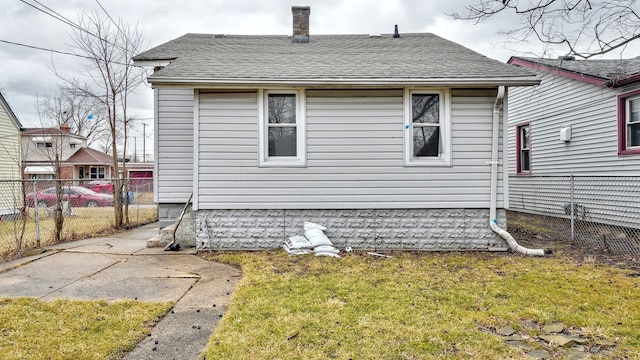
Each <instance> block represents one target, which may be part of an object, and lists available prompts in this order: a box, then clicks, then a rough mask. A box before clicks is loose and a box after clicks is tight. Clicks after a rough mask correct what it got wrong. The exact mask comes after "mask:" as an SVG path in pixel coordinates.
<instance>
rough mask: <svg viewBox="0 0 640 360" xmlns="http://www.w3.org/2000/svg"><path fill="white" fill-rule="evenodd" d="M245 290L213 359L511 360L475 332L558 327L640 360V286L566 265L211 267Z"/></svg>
mask: <svg viewBox="0 0 640 360" xmlns="http://www.w3.org/2000/svg"><path fill="white" fill-rule="evenodd" d="M209 258H210V259H212V260H215V261H222V262H226V263H231V264H238V265H240V266H242V269H243V273H244V275H243V279H242V281H241V283H240V285H239V286H238V288H237V289H236V291H235V292H234V294H233V298H232V300H231V302H230V305H229V309H228V311H227V313H226V314H225V317H224V318H223V319H222V321H221V323H220V326H219V327H218V329H217V330H216V331H215V333H214V334H213V336H212V337H211V339H210V342H209V344H208V347H207V350H206V352H205V355H206V358H207V359H329V358H335V359H435V358H440V357H444V358H450V359H470V358H472V359H513V358H523V357H525V355H524V353H523V352H522V350H519V349H517V348H514V347H510V346H508V345H505V344H504V343H503V340H502V339H501V338H500V337H499V336H496V335H493V334H488V333H485V332H482V331H479V330H478V326H479V325H482V326H487V327H496V328H497V327H502V326H506V325H509V326H512V327H513V328H514V329H516V331H519V332H521V333H522V334H524V335H526V336H535V335H537V333H536V332H539V330H527V329H526V328H524V327H523V325H522V324H523V323H522V321H523V320H528V321H534V322H537V323H538V324H540V325H542V324H548V323H553V322H561V323H563V324H564V325H565V326H567V327H570V328H575V329H580V331H582V332H586V333H588V334H595V335H597V337H598V338H603V339H606V340H610V341H616V342H617V347H616V348H615V349H614V350H613V351H614V355H615V358H640V300H638V299H640V289H639V288H638V285H639V283H640V280H639V279H638V278H635V277H629V276H626V274H627V273H625V272H624V271H622V270H619V269H615V268H610V267H596V266H593V265H579V264H570V263H567V262H565V261H563V259H559V258H531V257H522V256H513V255H508V254H489V253H464V254H460V253H444V254H443V253H425V254H398V255H394V257H393V258H388V259H385V258H377V257H371V256H367V255H349V256H346V257H344V258H342V259H333V258H316V257H313V256H301V257H288V256H286V255H285V254H284V252H281V251H278V252H259V253H230V254H219V255H212V256H209Z"/></svg>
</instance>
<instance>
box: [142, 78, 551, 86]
mask: <svg viewBox="0 0 640 360" xmlns="http://www.w3.org/2000/svg"><path fill="white" fill-rule="evenodd" d="M148 81H149V82H150V83H151V84H153V85H194V86H203V85H204V86H214V87H238V86H255V87H260V86H330V85H334V86H366V87H369V86H533V85H538V84H540V80H539V79H538V78H537V77H536V76H522V77H495V78H493V77H488V78H435V79H415V78H406V79H404V78H394V79H341V78H337V79H321V78H318V79H313V78H307V79H269V78H264V79H258V78H252V79H223V78H220V79H203V78H200V79H194V78H176V77H151V78H149V79H148Z"/></svg>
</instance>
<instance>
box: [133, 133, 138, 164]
mask: <svg viewBox="0 0 640 360" xmlns="http://www.w3.org/2000/svg"><path fill="white" fill-rule="evenodd" d="M133 162H134V163H136V162H138V138H137V137H135V136H134V137H133Z"/></svg>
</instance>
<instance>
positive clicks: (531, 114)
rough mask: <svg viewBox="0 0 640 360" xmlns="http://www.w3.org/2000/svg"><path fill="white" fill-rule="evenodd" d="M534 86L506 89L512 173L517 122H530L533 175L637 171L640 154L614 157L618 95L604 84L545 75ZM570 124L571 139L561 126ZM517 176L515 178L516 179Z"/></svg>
mask: <svg viewBox="0 0 640 360" xmlns="http://www.w3.org/2000/svg"><path fill="white" fill-rule="evenodd" d="M541 79H542V83H541V84H540V85H539V86H535V87H519V88H511V89H510V93H509V101H510V103H509V133H508V137H509V150H508V153H509V164H510V166H509V173H510V174H515V173H516V165H515V163H516V161H515V159H516V148H515V140H516V124H518V123H522V122H527V121H528V122H530V126H531V174H532V175H550V174H570V173H573V174H576V175H637V174H638V171H640V157H638V156H633V155H631V156H618V125H617V121H618V117H617V111H618V109H617V95H618V94H620V93H622V92H623V91H622V90H615V89H609V88H604V87H600V86H596V85H592V84H587V83H584V82H581V81H577V80H572V79H568V78H565V77H560V76H554V75H550V74H543V75H542V76H541ZM566 126H571V128H572V138H571V141H570V142H568V143H565V142H563V141H560V129H561V128H562V127H566ZM516 181H517V180H516Z"/></svg>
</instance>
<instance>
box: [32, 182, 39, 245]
mask: <svg viewBox="0 0 640 360" xmlns="http://www.w3.org/2000/svg"><path fill="white" fill-rule="evenodd" d="M37 184H38V179H34V181H33V210H34V212H35V214H36V246H37V247H38V248H39V247H40V219H39V217H38V212H39V211H38V210H39V208H38V186H37Z"/></svg>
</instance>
